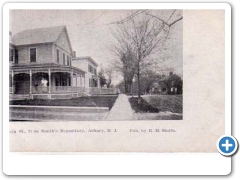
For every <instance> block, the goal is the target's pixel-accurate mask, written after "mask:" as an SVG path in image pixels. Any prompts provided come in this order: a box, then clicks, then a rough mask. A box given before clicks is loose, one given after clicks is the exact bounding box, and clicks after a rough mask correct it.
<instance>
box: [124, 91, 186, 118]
mask: <svg viewBox="0 0 240 180" xmlns="http://www.w3.org/2000/svg"><path fill="white" fill-rule="evenodd" d="M137 101H138V98H137V97H130V98H129V102H130V104H131V107H132V109H133V110H134V112H135V116H136V118H137V119H138V120H181V119H182V118H183V117H182V113H183V100H182V95H151V96H150V95H144V96H142V98H141V103H140V104H138V102H137Z"/></svg>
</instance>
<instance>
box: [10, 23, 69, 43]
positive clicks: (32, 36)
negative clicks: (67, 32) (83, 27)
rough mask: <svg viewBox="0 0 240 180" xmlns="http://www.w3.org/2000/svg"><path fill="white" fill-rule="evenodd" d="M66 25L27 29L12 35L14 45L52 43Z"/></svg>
mask: <svg viewBox="0 0 240 180" xmlns="http://www.w3.org/2000/svg"><path fill="white" fill-rule="evenodd" d="M64 28H66V26H53V27H45V28H38V29H29V30H24V31H21V32H19V33H17V34H15V35H13V36H12V37H13V41H14V44H15V45H28V44H41V43H53V42H55V41H57V39H58V37H59V35H60V34H61V33H62V31H63V30H64Z"/></svg>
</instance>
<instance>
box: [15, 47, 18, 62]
mask: <svg viewBox="0 0 240 180" xmlns="http://www.w3.org/2000/svg"><path fill="white" fill-rule="evenodd" d="M15 64H18V50H17V49H15Z"/></svg>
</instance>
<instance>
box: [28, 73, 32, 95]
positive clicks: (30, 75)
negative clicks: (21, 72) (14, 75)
mask: <svg viewBox="0 0 240 180" xmlns="http://www.w3.org/2000/svg"><path fill="white" fill-rule="evenodd" d="M29 77H30V83H29V84H30V90H29V93H30V94H32V70H31V69H30V70H29Z"/></svg>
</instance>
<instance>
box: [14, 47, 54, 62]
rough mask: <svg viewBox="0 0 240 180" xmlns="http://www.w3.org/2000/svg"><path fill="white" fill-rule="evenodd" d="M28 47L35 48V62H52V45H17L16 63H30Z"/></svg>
mask: <svg viewBox="0 0 240 180" xmlns="http://www.w3.org/2000/svg"><path fill="white" fill-rule="evenodd" d="M30 48H36V49H37V55H36V57H37V58H36V62H34V63H37V64H43V63H53V59H52V45H35V46H34V45H32V46H24V47H17V49H18V63H19V64H29V63H30Z"/></svg>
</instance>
